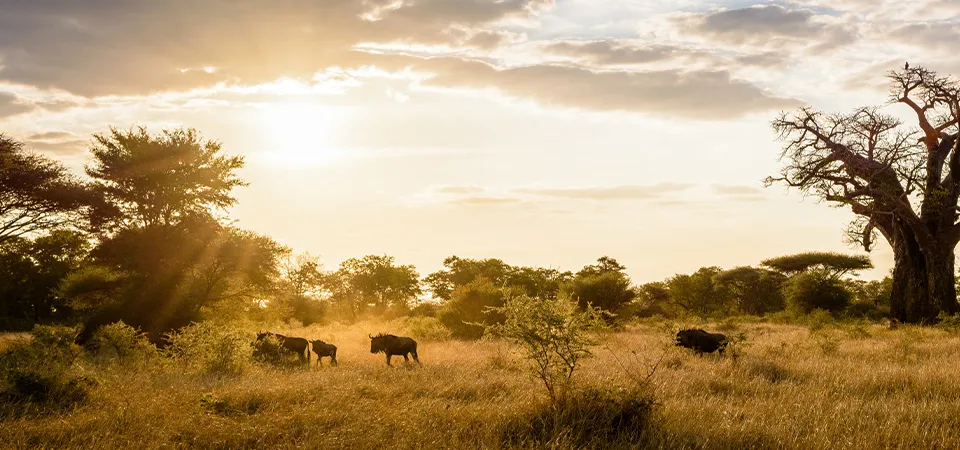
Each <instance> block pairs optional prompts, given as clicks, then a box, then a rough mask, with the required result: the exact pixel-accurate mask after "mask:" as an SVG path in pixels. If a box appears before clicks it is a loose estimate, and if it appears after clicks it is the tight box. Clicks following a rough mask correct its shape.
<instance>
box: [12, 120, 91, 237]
mask: <svg viewBox="0 0 960 450" xmlns="http://www.w3.org/2000/svg"><path fill="white" fill-rule="evenodd" d="M95 203H96V196H95V195H93V193H92V192H91V190H90V189H89V188H88V187H87V185H85V184H84V183H83V182H81V181H80V180H79V179H77V177H75V176H73V175H71V174H70V172H69V171H68V170H67V169H66V168H65V167H64V166H63V165H62V164H60V163H58V162H56V161H53V160H50V159H48V158H45V157H43V156H41V155H38V154H36V153H32V152H29V151H27V150H25V149H24V148H23V144H22V143H20V142H17V141H15V140H13V139H10V138H8V137H6V136H4V135H0V243H3V242H5V241H8V240H11V239H14V238H18V237H24V236H28V235H30V234H32V233H36V232H42V231H49V230H52V229H55V228H62V227H64V226H65V225H69V224H74V225H77V227H78V228H79V227H81V226H82V225H84V222H85V216H86V214H87V213H88V212H89V209H90V207H91V205H93V204H95Z"/></svg>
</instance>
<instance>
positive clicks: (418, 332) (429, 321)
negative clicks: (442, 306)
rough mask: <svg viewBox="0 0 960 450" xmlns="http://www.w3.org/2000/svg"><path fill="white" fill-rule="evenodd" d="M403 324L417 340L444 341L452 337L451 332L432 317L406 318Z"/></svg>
mask: <svg viewBox="0 0 960 450" xmlns="http://www.w3.org/2000/svg"><path fill="white" fill-rule="evenodd" d="M404 322H405V324H406V327H407V329H408V330H409V331H410V335H411V336H413V337H414V338H415V339H417V340H423V341H446V340H448V339H450V338H451V337H452V336H453V332H451V331H450V329H449V328H447V327H446V326H444V325H443V323H441V322H440V319H437V318H434V317H408V318H407V319H406V320H405V321H404Z"/></svg>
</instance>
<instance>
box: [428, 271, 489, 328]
mask: <svg viewBox="0 0 960 450" xmlns="http://www.w3.org/2000/svg"><path fill="white" fill-rule="evenodd" d="M505 301H506V295H505V293H504V291H503V289H501V288H500V287H498V286H495V285H494V284H493V283H491V282H490V281H488V280H486V279H485V278H477V279H475V280H473V281H471V282H470V283H467V284H466V285H463V286H460V287H458V288H456V289H455V290H454V291H453V294H451V296H450V300H448V301H447V302H446V303H444V304H443V307H441V308H440V311H439V313H438V315H437V317H438V318H439V319H440V322H441V323H442V324H443V325H444V326H446V327H447V328H448V329H449V330H450V331H451V332H452V333H453V336H454V337H456V338H460V339H480V338H481V337H483V333H484V330H485V327H487V326H490V325H494V324H499V323H503V314H501V313H499V312H496V311H495V310H492V309H491V308H498V307H501V306H503V305H504V302H505Z"/></svg>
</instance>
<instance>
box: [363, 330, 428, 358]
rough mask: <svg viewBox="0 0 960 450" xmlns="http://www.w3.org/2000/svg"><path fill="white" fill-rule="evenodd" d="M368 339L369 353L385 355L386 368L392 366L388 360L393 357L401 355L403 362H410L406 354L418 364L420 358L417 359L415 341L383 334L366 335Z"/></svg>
mask: <svg viewBox="0 0 960 450" xmlns="http://www.w3.org/2000/svg"><path fill="white" fill-rule="evenodd" d="M368 337H369V338H370V353H386V354H387V365H388V366H391V365H392V364H390V358H391V357H392V356H393V355H403V360H404V361H405V362H408V361H410V358H408V357H407V354H410V355H412V356H413V360H414V361H416V362H417V364H420V358H418V357H417V341H415V340H413V339H410V338H408V337H403V336H394V335H392V334H383V333H380V334H378V335H376V336H370V335H368ZM421 365H422V364H421Z"/></svg>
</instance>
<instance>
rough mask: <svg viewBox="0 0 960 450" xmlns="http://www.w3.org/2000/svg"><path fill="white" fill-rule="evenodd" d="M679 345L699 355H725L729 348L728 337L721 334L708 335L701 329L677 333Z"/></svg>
mask: <svg viewBox="0 0 960 450" xmlns="http://www.w3.org/2000/svg"><path fill="white" fill-rule="evenodd" d="M677 345H679V346H680V347H686V348H691V349H693V350H695V351H696V352H697V353H704V352H706V353H713V352H715V351H718V350H719V352H720V353H723V350H724V349H726V348H727V336H726V335H724V334H720V333H708V332H706V331H703V330H701V329H699V328H695V329H690V330H680V331H678V332H677Z"/></svg>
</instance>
